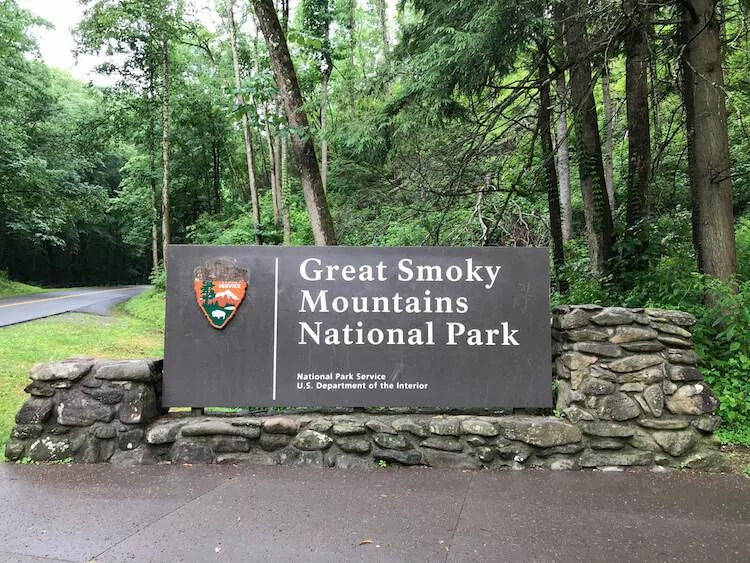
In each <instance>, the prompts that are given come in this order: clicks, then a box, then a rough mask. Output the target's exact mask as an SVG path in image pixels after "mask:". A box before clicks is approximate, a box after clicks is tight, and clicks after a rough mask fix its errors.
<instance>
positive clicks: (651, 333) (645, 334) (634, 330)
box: [609, 326, 658, 344]
mask: <svg viewBox="0 0 750 563" xmlns="http://www.w3.org/2000/svg"><path fill="white" fill-rule="evenodd" d="M657 336H658V333H657V332H656V331H655V330H652V329H650V328H645V327H640V326H618V327H617V330H616V331H615V334H614V336H612V337H611V338H610V339H609V341H610V342H612V343H613V344H628V343H630V342H639V341H644V340H645V341H650V340H654V339H656V337H657Z"/></svg>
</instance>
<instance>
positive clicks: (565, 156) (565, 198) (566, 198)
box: [555, 72, 573, 241]
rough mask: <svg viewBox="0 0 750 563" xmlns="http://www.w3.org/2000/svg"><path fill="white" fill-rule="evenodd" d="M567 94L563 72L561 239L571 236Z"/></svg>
mask: <svg viewBox="0 0 750 563" xmlns="http://www.w3.org/2000/svg"><path fill="white" fill-rule="evenodd" d="M567 100H568V95H567V86H566V85H565V74H564V73H562V72H561V73H560V75H559V76H558V78H557V103H558V106H557V147H555V148H556V149H557V150H556V153H557V177H558V184H559V186H560V204H561V207H562V235H563V241H568V240H570V239H571V238H572V237H573V205H572V203H571V201H570V152H569V151H568V115H567V107H568V101H567Z"/></svg>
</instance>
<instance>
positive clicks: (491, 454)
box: [477, 446, 495, 463]
mask: <svg viewBox="0 0 750 563" xmlns="http://www.w3.org/2000/svg"><path fill="white" fill-rule="evenodd" d="M477 459H478V460H479V461H481V462H482V463H490V462H491V461H492V460H493V459H495V450H493V449H492V448H489V447H487V446H482V447H480V448H477Z"/></svg>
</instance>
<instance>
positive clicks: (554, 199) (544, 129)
mask: <svg viewBox="0 0 750 563" xmlns="http://www.w3.org/2000/svg"><path fill="white" fill-rule="evenodd" d="M539 84H540V86H539V123H538V127H539V135H540V136H541V144H542V161H543V163H544V180H545V187H546V188H547V203H548V206H549V226H550V234H551V236H552V263H553V264H554V267H555V279H556V281H557V289H558V291H559V292H560V293H563V294H564V293H567V290H568V288H567V283H566V282H565V279H564V277H563V272H562V270H563V267H564V266H565V252H564V250H563V233H562V218H561V214H560V194H559V191H558V189H559V188H558V185H557V171H556V170H555V152H554V147H553V145H552V100H551V98H550V81H549V68H548V65H547V46H546V45H545V43H544V40H542V42H541V43H540V45H539Z"/></svg>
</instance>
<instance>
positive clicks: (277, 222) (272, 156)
mask: <svg viewBox="0 0 750 563" xmlns="http://www.w3.org/2000/svg"><path fill="white" fill-rule="evenodd" d="M265 131H266V139H267V140H268V160H269V161H270V165H271V171H270V181H271V202H272V203H273V224H274V227H275V228H276V230H278V229H279V228H281V189H280V188H279V186H280V185H281V184H280V183H279V170H278V169H277V168H276V165H277V162H278V160H277V159H276V149H275V148H274V137H273V136H271V128H270V127H269V126H268V110H267V109H266V119H265Z"/></svg>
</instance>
